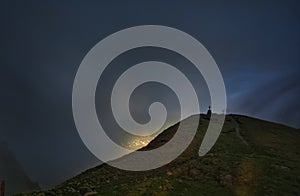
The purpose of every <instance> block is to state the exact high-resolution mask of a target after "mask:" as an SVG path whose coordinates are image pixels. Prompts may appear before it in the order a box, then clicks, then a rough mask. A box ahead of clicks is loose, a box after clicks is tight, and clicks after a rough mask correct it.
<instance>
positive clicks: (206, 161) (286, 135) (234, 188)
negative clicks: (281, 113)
mask: <svg viewBox="0 0 300 196" xmlns="http://www.w3.org/2000/svg"><path fill="white" fill-rule="evenodd" d="M234 116H235V117H236V118H237V121H238V123H239V126H240V134H241V136H242V137H243V138H244V139H245V141H246V142H247V143H248V144H249V145H248V146H247V145H245V144H244V143H243V142H242V141H241V139H240V138H238V137H237V136H236V133H235V124H234V123H233V121H232V119H231V118H232V115H229V116H227V117H226V121H225V125H224V127H223V130H222V133H221V135H220V137H219V139H218V141H217V143H216V145H215V146H214V147H213V149H212V150H211V151H210V152H209V153H208V154H207V155H206V156H204V157H198V149H199V146H200V144H201V141H202V138H203V135H204V131H205V130H206V127H207V125H208V121H206V120H202V121H201V124H200V126H199V128H198V129H199V131H198V133H197V134H196V136H195V138H194V140H193V142H192V143H191V145H190V146H189V148H188V149H186V151H185V152H184V153H183V154H182V155H180V156H179V157H178V158H177V159H176V160H174V161H173V162H171V163H170V164H168V165H166V166H164V167H161V168H159V169H156V170H151V171H145V172H129V171H123V170H119V169H116V168H112V167H110V166H109V165H106V164H103V165H100V166H98V167H95V168H93V169H89V170H87V171H85V172H83V173H82V174H80V175H78V176H76V177H74V178H72V179H70V180H68V181H66V182H64V183H62V184H61V185H59V186H57V187H55V188H54V189H52V190H48V191H44V192H34V193H30V194H28V195H37V194H40V195H84V194H85V193H87V192H89V193H90V194H92V193H93V192H94V194H95V195H187V194H188V195H300V188H299V184H300V177H299V176H300V153H299V149H300V148H299V147H300V146H299V142H298V141H297V140H298V139H299V138H300V132H299V130H296V129H293V128H289V127H286V126H283V125H279V124H275V123H270V122H266V121H262V120H259V119H254V118H250V117H245V116H238V115H234ZM176 127H177V125H174V126H173V127H170V128H169V129H167V130H166V131H164V132H163V133H161V134H160V135H159V136H158V137H157V138H156V139H154V140H153V141H152V142H151V143H150V144H149V145H148V146H147V147H145V148H144V149H142V150H147V149H152V148H156V147H158V146H160V145H162V144H163V143H164V142H166V141H168V140H169V139H170V138H171V137H172V135H173V134H174V132H175V131H176Z"/></svg>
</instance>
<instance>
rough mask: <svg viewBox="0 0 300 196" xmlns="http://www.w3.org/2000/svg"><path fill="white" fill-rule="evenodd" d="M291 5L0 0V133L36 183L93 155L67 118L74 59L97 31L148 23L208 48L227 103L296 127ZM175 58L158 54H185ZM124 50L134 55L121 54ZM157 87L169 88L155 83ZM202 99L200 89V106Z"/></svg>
mask: <svg viewBox="0 0 300 196" xmlns="http://www.w3.org/2000/svg"><path fill="white" fill-rule="evenodd" d="M299 8H300V3H299V2H298V1H275V0H274V1H249V2H247V1H226V2H225V1H220V2H217V1H209V2H205V3H200V2H198V1H194V2H193V1H189V2H187V1H181V3H180V1H174V0H173V1H147V2H145V3H141V1H136V2H135V1H130V3H128V2H126V3H125V1H119V2H113V1H107V3H104V2H102V3H101V2H100V1H54V0H51V1H50V0H49V1H29V0H28V1H13V0H11V1H1V3H0V24H1V31H0V39H1V47H0V49H1V52H0V55H1V72H0V74H1V79H0V80H1V83H0V90H1V91H0V92H1V94H0V101H1V102H0V108H1V110H0V117H1V118H0V134H1V135H0V141H1V142H2V141H4V142H6V143H7V145H8V146H9V148H10V149H11V150H12V151H13V152H14V154H15V156H16V158H17V160H18V161H19V162H20V163H21V164H22V166H23V168H24V170H25V172H26V173H27V174H28V175H29V176H30V177H31V179H32V180H34V181H38V182H39V183H40V185H41V186H42V187H49V186H53V185H55V184H57V183H59V182H62V181H63V180H65V179H67V178H69V177H70V176H74V175H76V174H78V173H79V172H80V171H83V170H85V169H87V168H89V167H92V166H94V165H96V164H98V163H99V161H98V160H97V159H96V158H95V157H94V156H93V155H92V154H91V153H90V152H89V151H88V150H87V149H86V148H85V146H84V144H83V143H82V141H81V139H80V137H79V135H78V133H77V131H76V128H75V124H74V121H73V115H72V86H73V80H74V77H75V74H76V71H77V68H78V67H79V65H80V63H81V61H82V59H83V57H84V56H85V55H86V53H87V52H88V51H89V50H90V49H91V48H92V47H93V46H94V45H95V44H96V43H97V42H99V41H100V40H101V39H103V38H105V37H106V36H108V35H110V34H111V33H114V32H116V31H119V30H121V29H124V28H128V27H132V26H136V25H146V24H153V25H165V26H170V27H174V28H177V29H179V30H182V31H184V32H186V33H188V34H190V35H192V36H193V37H195V38H196V39H198V40H199V41H200V42H201V43H202V44H203V45H204V46H205V47H206V48H207V49H208V51H209V52H210V53H211V55H212V56H213V57H214V59H215V61H216V62H217V64H218V66H219V68H220V71H221V73H222V74H223V77H224V81H225V85H226V90H227V96H228V110H227V112H228V113H240V114H246V115H249V116H254V117H258V118H262V119H266V120H270V121H274V122H279V123H283V124H286V125H289V126H293V127H296V128H299V127H300V121H299V117H300V102H299V100H300V86H299V80H300V79H299V74H300V66H299V65H300V55H299V54H300V10H299ZM136 52H138V53H139V54H141V55H139V56H140V57H144V58H148V56H149V55H150V56H155V54H156V53H155V51H154V50H152V49H151V48H150V49H149V51H148V52H147V51H146V50H145V51H142V50H140V51H136ZM166 53H167V51H166ZM157 54H161V53H160V52H159V53H157ZM129 55H130V54H129ZM169 55H171V56H172V54H169ZM124 58H125V57H124ZM177 58H179V57H172V58H171V57H170V56H169V57H167V55H166V56H164V55H162V56H160V57H159V59H165V60H169V61H170V62H174V63H176V62H177V63H178V62H179V64H180V62H183V61H184V60H182V61H181V60H180V59H177ZM132 59H134V55H131V57H127V60H126V58H125V60H123V62H124V63H130V62H134V61H133V60H132ZM119 62H122V61H120V60H119ZM193 77H194V79H195V78H196V79H197V78H198V76H193ZM199 78H201V76H199ZM152 85H154V86H155V85H156V84H152ZM200 87H201V85H200V86H199V87H198V88H199V89H198V90H199V91H201V88H200ZM203 88H204V89H205V87H203ZM156 91H157V94H163V93H165V92H167V91H168V90H166V89H165V88H164V87H157V90H156ZM140 94H143V95H144V99H142V100H144V101H146V102H151V101H149V100H152V99H154V98H153V97H152V95H153V94H149V95H147V92H146V91H144V92H142V91H141V93H140ZM164 96H165V97H168V96H172V92H169V93H166V94H165V95H163V97H164ZM163 99H164V98H162V100H163ZM171 103H172V102H171ZM176 103H177V102H176V100H174V105H176ZM140 104H141V103H140ZM208 105H209V102H208V101H207V100H206V99H205V98H204V103H203V112H204V111H205V110H206V108H207V106H208ZM99 107H100V110H101V105H100V106H99ZM137 108H138V107H137ZM170 108H171V109H172V108H173V110H174V112H173V114H174V115H175V117H176V109H174V108H176V107H172V104H170ZM100 112H105V110H101V111H100ZM140 120H141V121H143V119H140ZM106 122H109V121H106ZM112 135H113V134H112Z"/></svg>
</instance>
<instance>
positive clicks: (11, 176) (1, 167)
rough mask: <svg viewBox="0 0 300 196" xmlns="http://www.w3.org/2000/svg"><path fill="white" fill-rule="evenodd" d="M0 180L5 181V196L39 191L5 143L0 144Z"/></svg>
mask: <svg viewBox="0 0 300 196" xmlns="http://www.w3.org/2000/svg"><path fill="white" fill-rule="evenodd" d="M0 180H5V195H12V194H13V193H18V192H21V191H26V190H27V191H28V190H36V189H39V185H38V184H37V183H34V182H32V181H31V180H30V178H29V177H28V176H27V175H26V173H25V172H24V170H23V168H22V166H21V165H20V164H19V162H18V161H17V160H16V158H15V156H14V154H13V153H12V152H11V151H10V150H9V148H8V147H7V145H6V144H5V143H0Z"/></svg>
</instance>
